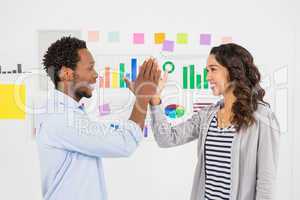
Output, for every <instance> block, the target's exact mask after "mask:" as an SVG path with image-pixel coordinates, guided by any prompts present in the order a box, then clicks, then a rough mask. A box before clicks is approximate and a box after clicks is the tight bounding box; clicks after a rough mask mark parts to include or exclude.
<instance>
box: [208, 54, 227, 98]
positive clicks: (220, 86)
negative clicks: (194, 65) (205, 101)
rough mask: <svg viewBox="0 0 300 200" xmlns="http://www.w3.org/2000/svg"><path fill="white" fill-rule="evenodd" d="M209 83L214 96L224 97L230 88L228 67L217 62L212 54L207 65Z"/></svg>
mask: <svg viewBox="0 0 300 200" xmlns="http://www.w3.org/2000/svg"><path fill="white" fill-rule="evenodd" d="M206 69H207V81H208V82H209V85H210V88H211V89H212V91H213V95H215V96H220V95H224V94H225V92H226V88H227V87H228V86H229V72H228V70H227V68H226V67H224V66H222V65H221V64H219V63H218V62H217V60H216V59H215V56H214V55H213V54H210V55H209V56H208V59H207V64H206Z"/></svg>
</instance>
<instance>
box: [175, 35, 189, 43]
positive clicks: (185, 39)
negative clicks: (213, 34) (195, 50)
mask: <svg viewBox="0 0 300 200" xmlns="http://www.w3.org/2000/svg"><path fill="white" fill-rule="evenodd" d="M176 42H177V44H187V43H188V34H187V33H177V35H176Z"/></svg>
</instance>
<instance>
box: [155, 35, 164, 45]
mask: <svg viewBox="0 0 300 200" xmlns="http://www.w3.org/2000/svg"><path fill="white" fill-rule="evenodd" d="M165 39H166V34H165V33H155V34H154V43H155V44H162V43H164V41H165Z"/></svg>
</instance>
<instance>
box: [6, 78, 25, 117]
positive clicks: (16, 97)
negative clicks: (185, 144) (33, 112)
mask: <svg viewBox="0 0 300 200" xmlns="http://www.w3.org/2000/svg"><path fill="white" fill-rule="evenodd" d="M25 106H26V87H25V85H15V84H0V119H25Z"/></svg>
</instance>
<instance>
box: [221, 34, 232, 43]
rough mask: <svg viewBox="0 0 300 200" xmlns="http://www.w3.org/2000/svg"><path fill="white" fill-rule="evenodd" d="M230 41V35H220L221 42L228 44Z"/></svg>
mask: <svg viewBox="0 0 300 200" xmlns="http://www.w3.org/2000/svg"><path fill="white" fill-rule="evenodd" d="M231 42H232V37H228V36H226V37H222V39H221V43H222V44H228V43H231Z"/></svg>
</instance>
